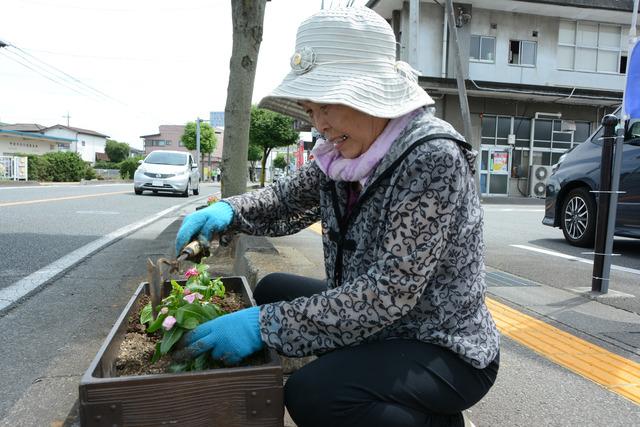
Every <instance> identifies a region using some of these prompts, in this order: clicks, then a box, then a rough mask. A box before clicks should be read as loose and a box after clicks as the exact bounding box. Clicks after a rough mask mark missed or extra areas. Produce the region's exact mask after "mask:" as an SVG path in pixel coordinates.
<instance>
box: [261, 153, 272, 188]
mask: <svg viewBox="0 0 640 427" xmlns="http://www.w3.org/2000/svg"><path fill="white" fill-rule="evenodd" d="M269 153H271V148H265V149H264V150H263V151H262V159H260V164H261V165H262V169H261V170H260V187H264V182H265V181H266V179H267V157H269Z"/></svg>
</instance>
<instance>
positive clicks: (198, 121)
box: [196, 117, 202, 181]
mask: <svg viewBox="0 0 640 427" xmlns="http://www.w3.org/2000/svg"><path fill="white" fill-rule="evenodd" d="M196 165H198V175H199V177H198V180H199V181H202V172H201V169H200V117H198V118H197V119H196Z"/></svg>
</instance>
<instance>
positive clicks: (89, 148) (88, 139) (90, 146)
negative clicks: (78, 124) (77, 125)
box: [45, 128, 107, 163]
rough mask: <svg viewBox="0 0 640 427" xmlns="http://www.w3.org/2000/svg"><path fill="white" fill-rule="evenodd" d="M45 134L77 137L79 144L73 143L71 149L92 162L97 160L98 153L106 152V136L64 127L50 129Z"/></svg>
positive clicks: (83, 158)
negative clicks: (88, 133) (78, 131)
mask: <svg viewBox="0 0 640 427" xmlns="http://www.w3.org/2000/svg"><path fill="white" fill-rule="evenodd" d="M45 134H46V135H50V136H57V137H61V138H70V139H74V140H75V139H76V138H77V146H76V142H73V143H71V147H70V151H74V152H77V153H78V154H80V156H81V157H82V160H84V161H86V162H91V163H94V162H95V161H96V153H104V152H105V151H104V147H105V145H106V143H107V139H106V138H104V137H100V136H95V135H87V134H84V133H76V132H74V131H72V130H70V129H64V128H55V129H49V130H47V131H46V133H45ZM83 141H84V145H83Z"/></svg>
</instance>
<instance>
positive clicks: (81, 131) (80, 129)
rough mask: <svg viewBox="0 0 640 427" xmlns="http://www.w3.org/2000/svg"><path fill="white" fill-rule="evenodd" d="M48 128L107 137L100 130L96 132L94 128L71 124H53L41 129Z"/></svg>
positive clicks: (107, 136)
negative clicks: (77, 126)
mask: <svg viewBox="0 0 640 427" xmlns="http://www.w3.org/2000/svg"><path fill="white" fill-rule="evenodd" d="M49 129H68V130H70V131H72V132H77V133H81V134H83V135H93V136H100V137H103V138H109V135H105V134H103V133H100V132H96V131H95V130H89V129H82V128H75V127H71V126H64V125H53V126H51V127H48V128H46V129H43V131H47V130H49Z"/></svg>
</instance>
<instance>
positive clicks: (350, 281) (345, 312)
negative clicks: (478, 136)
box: [225, 111, 499, 368]
mask: <svg viewBox="0 0 640 427" xmlns="http://www.w3.org/2000/svg"><path fill="white" fill-rule="evenodd" d="M434 134H437V135H436V136H438V135H440V137H436V138H435V139H433V136H432V137H431V139H430V140H424V139H425V137H427V136H429V135H434ZM444 137H448V138H453V139H456V140H458V142H455V141H453V140H452V139H445V138H444ZM474 160H475V152H473V151H472V150H470V149H469V146H468V144H466V143H464V142H463V140H462V136H461V135H460V134H458V133H457V132H456V131H455V130H454V129H453V128H452V127H451V125H449V124H448V123H446V122H444V121H442V120H440V119H437V118H436V117H434V116H433V114H432V113H430V112H428V111H425V112H424V114H422V115H419V116H418V117H416V118H415V119H414V120H413V122H411V123H410V124H409V125H408V126H407V128H406V129H405V130H404V131H403V132H402V133H401V134H400V136H399V137H398V138H397V140H396V141H394V142H393V144H392V145H391V148H390V150H389V152H388V153H387V154H386V155H385V157H384V158H383V159H382V161H381V162H380V164H379V165H378V166H377V168H376V169H375V170H374V172H373V173H372V175H371V176H370V178H369V179H368V181H367V184H366V185H365V186H364V188H363V189H362V192H361V193H360V196H359V199H358V202H357V203H356V205H355V207H354V208H353V211H352V212H351V215H350V216H349V218H348V219H346V220H343V216H344V212H345V207H346V203H347V196H348V193H347V185H348V183H345V182H334V181H332V180H330V179H329V178H328V177H327V176H326V175H325V174H324V173H323V172H322V171H321V170H320V169H319V168H318V166H317V165H316V164H315V162H310V163H307V164H305V165H304V166H303V167H301V168H300V169H299V170H298V171H297V172H296V173H295V174H294V175H293V176H290V177H288V178H286V179H284V180H280V181H278V182H276V183H274V184H273V185H271V186H269V187H266V188H264V189H261V190H259V191H256V192H252V193H247V194H243V195H240V196H234V197H230V198H227V199H225V201H226V202H228V203H229V204H230V205H231V206H232V207H233V210H234V212H235V216H234V222H233V224H232V226H231V229H230V231H235V232H243V233H247V234H258V235H268V236H281V235H288V234H293V233H296V232H298V231H300V230H302V229H304V228H306V227H308V226H309V225H311V224H312V223H314V222H316V221H318V220H321V221H322V230H323V233H322V241H323V245H324V257H325V268H326V274H327V281H328V285H329V289H328V290H327V291H326V292H323V293H322V294H318V295H314V296H312V297H309V298H298V299H295V300H293V301H291V302H280V303H273V304H266V305H264V306H262V307H261V308H260V326H261V335H262V339H263V341H264V342H265V343H266V345H267V346H269V347H272V348H275V349H276V350H278V351H279V352H280V353H283V354H285V355H289V356H304V355H309V354H314V353H322V352H326V351H329V350H331V349H335V348H337V347H342V346H353V345H357V344H358V343H360V342H363V341H370V340H381V339H390V338H413V339H419V340H422V341H425V342H429V343H434V344H437V345H440V346H443V347H445V348H448V349H450V350H452V351H453V352H455V353H457V354H458V355H459V356H460V357H461V358H462V359H463V360H465V361H467V362H469V363H471V364H472V365H473V366H475V367H477V368H484V367H485V366H487V365H488V364H489V363H490V362H491V361H492V360H493V359H494V357H495V356H496V354H497V352H498V347H499V335H498V331H497V329H496V326H495V324H494V322H493V319H492V317H491V314H490V313H489V311H488V310H487V307H486V305H485V303H484V296H485V290H486V286H485V281H484V241H483V236H482V225H483V220H482V217H483V213H482V209H481V207H480V202H479V199H478V195H477V192H476V189H475V184H474V178H473V173H474Z"/></svg>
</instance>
